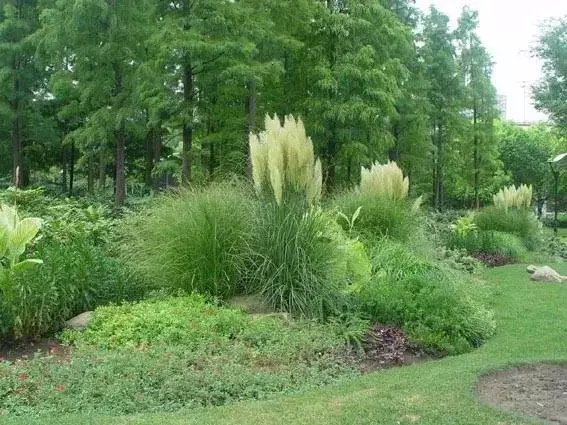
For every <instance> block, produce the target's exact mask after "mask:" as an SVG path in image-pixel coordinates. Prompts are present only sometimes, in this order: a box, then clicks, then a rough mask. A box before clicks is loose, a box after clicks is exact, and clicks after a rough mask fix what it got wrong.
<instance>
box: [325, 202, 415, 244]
mask: <svg viewBox="0 0 567 425" xmlns="http://www.w3.org/2000/svg"><path fill="white" fill-rule="evenodd" d="M333 205H334V206H335V208H336V209H337V210H339V211H341V212H342V213H343V214H345V215H347V216H353V214H354V213H355V212H356V211H357V210H358V208H360V214H359V215H358V219H357V220H356V222H355V224H354V226H353V230H354V233H355V234H358V235H360V236H361V237H362V238H363V239H365V240H372V239H375V238H376V237H389V238H392V239H395V240H400V241H408V240H409V239H410V238H411V237H412V235H414V234H415V233H416V231H418V228H419V227H420V221H421V219H420V216H419V212H418V211H415V209H413V208H412V204H411V203H410V202H409V201H406V200H404V199H401V200H386V199H377V198H376V197H375V196H374V195H372V194H362V193H354V192H347V193H344V194H341V195H338V196H336V197H335V198H334V200H333ZM340 223H341V225H343V227H344V228H345V229H346V230H349V229H348V227H347V226H346V225H345V223H344V221H340Z"/></svg>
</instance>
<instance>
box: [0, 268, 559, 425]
mask: <svg viewBox="0 0 567 425" xmlns="http://www.w3.org/2000/svg"><path fill="white" fill-rule="evenodd" d="M559 271H560V272H561V273H562V274H567V266H560V267H559ZM486 279H488V280H489V281H490V282H491V283H492V284H493V286H494V292H495V295H494V308H495V310H496V315H497V321H498V330H497V334H496V336H495V337H493V338H492V339H491V340H490V341H489V342H488V343H487V344H486V345H485V346H484V347H482V348H480V349H478V350H476V351H475V352H473V353H470V354H466V355H462V356H457V357H451V358H445V359H442V360H439V361H433V362H429V363H423V364H419V365H414V366H409V367H403V368H397V369H391V370H387V371H383V372H377V373H374V374H370V375H366V376H364V377H361V378H357V379H354V380H350V381H347V382H343V383H341V384H336V385H333V386H330V387H326V388H323V389H320V390H317V391H313V392H309V393H305V394H297V395H290V396H283V397H279V398H276V399H273V400H270V401H262V402H244V403H238V404H233V405H228V406H224V407H220V408H212V409H200V410H191V411H182V412H178V413H175V414H152V415H137V416H129V417H121V418H116V417H113V418H109V417H96V418H92V417H84V416H82V417H81V416H72V417H71V416H69V417H64V418H40V419H37V420H32V419H31V418H24V419H21V418H20V419H17V420H16V419H12V420H10V419H8V418H4V421H3V422H2V423H6V424H25V425H28V424H30V425H32V424H52V425H55V424H57V425H68V424H109V425H110V424H112V425H114V424H117V425H120V424H131V425H135V424H140V425H141V424H172V425H177V424H179V425H181V424H199V425H206V424H223V425H228V424H234V425H243V424H266V425H270V424H286V425H288V424H306V425H307V424H309V425H317V424H321V425H329V424H413V423H415V424H431V425H444V424H446V425H459V424H470V425H479V424H494V425H507V424H509V425H511V424H533V423H540V422H537V421H533V420H529V419H527V418H522V417H520V416H516V415H512V414H507V413H504V412H499V411H496V410H494V409H492V408H489V407H486V406H483V405H481V404H479V402H478V401H477V400H476V399H475V396H474V393H473V391H474V386H475V382H476V380H477V377H478V375H479V374H481V373H483V372H486V371H489V370H493V369H498V368H502V367H505V366H506V365H511V364H520V363H531V362H544V361H546V362H557V361H565V362H567V344H566V341H567V284H563V285H559V284H541V283H532V282H530V281H529V279H528V274H527V273H526V272H525V267H524V266H510V267H504V268H499V269H494V270H490V271H487V272H486Z"/></svg>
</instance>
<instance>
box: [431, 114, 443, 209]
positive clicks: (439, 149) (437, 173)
mask: <svg viewBox="0 0 567 425" xmlns="http://www.w3.org/2000/svg"><path fill="white" fill-rule="evenodd" d="M443 156H444V152H443V126H442V125H441V124H436V126H435V155H434V170H433V187H434V205H435V209H436V210H437V211H443V201H444V200H443V192H444V187H443V186H444V182H443V177H444V176H443V165H444V164H443V162H444V157H443Z"/></svg>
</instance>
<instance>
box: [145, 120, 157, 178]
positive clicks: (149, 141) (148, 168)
mask: <svg viewBox="0 0 567 425" xmlns="http://www.w3.org/2000/svg"><path fill="white" fill-rule="evenodd" d="M155 134H156V131H155V129H153V128H152V129H150V131H148V134H147V135H146V155H145V165H144V182H145V183H146V186H148V187H151V186H152V184H153V182H152V171H153V169H154V149H155V147H154V140H155Z"/></svg>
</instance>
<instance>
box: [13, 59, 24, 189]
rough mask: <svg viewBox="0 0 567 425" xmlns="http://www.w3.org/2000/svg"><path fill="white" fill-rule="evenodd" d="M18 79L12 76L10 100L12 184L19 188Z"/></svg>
mask: <svg viewBox="0 0 567 425" xmlns="http://www.w3.org/2000/svg"><path fill="white" fill-rule="evenodd" d="M13 70H14V72H16V73H17V72H18V66H17V64H16V62H14V64H13ZM20 90H21V87H20V79H19V77H17V76H16V77H15V78H14V94H15V96H14V97H15V99H14V100H13V101H12V102H11V107H12V186H14V187H16V188H19V187H21V186H22V176H23V164H22V162H23V161H22V160H23V146H22V129H21V121H20V102H19V97H20Z"/></svg>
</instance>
